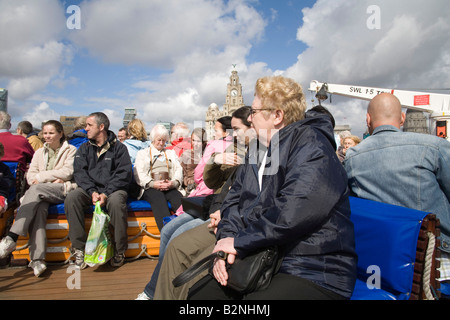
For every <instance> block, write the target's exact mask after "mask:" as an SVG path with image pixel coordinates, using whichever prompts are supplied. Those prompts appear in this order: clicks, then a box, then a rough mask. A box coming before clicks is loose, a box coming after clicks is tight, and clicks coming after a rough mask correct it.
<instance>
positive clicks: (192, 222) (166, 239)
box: [144, 213, 205, 299]
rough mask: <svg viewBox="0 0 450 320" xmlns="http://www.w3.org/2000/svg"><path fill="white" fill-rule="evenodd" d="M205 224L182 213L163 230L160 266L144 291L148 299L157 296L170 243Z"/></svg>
mask: <svg viewBox="0 0 450 320" xmlns="http://www.w3.org/2000/svg"><path fill="white" fill-rule="evenodd" d="M203 223H205V221H203V220H202V219H198V218H194V217H193V216H191V215H189V214H187V213H182V214H180V215H179V216H178V217H176V218H175V219H173V220H171V221H170V222H169V223H168V224H166V225H165V226H164V227H163V228H162V230H161V242H160V245H159V258H158V264H157V265H156V267H155V270H154V271H153V274H152V278H151V279H150V282H149V283H147V285H146V286H145V289H144V292H145V294H146V295H147V296H148V297H150V298H152V299H153V295H154V294H155V289H156V283H157V281H158V276H159V271H160V269H161V265H162V262H163V259H164V253H165V252H166V248H167V246H168V245H169V243H170V241H172V240H173V239H175V238H176V237H177V236H179V235H180V234H182V233H183V232H185V231H187V230H190V229H192V228H195V227H196V226H199V225H201V224H203Z"/></svg>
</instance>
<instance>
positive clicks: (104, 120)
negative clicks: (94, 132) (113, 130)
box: [88, 112, 110, 131]
mask: <svg viewBox="0 0 450 320" xmlns="http://www.w3.org/2000/svg"><path fill="white" fill-rule="evenodd" d="M90 117H94V118H95V122H96V123H97V126H100V125H102V124H103V125H104V126H105V131H108V130H109V125H110V124H109V119H108V116H107V115H106V114H104V113H103V112H93V113H91V114H90V115H89V116H88V118H90Z"/></svg>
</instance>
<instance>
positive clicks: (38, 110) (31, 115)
mask: <svg viewBox="0 0 450 320" xmlns="http://www.w3.org/2000/svg"><path fill="white" fill-rule="evenodd" d="M54 119H57V120H59V114H58V113H57V112H56V111H55V110H53V109H51V108H50V106H49V105H48V103H47V102H41V103H40V104H39V105H37V106H36V107H35V108H33V111H31V112H27V113H26V114H24V115H23V120H28V121H30V122H31V123H32V124H33V127H35V128H40V127H41V125H42V123H43V122H45V121H48V120H54Z"/></svg>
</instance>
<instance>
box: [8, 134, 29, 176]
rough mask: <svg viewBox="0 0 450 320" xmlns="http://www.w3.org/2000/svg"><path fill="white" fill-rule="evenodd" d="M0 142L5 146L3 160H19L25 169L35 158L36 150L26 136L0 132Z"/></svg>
mask: <svg viewBox="0 0 450 320" xmlns="http://www.w3.org/2000/svg"><path fill="white" fill-rule="evenodd" d="M0 142H1V143H2V144H3V147H4V148H5V155H4V156H3V158H2V161H3V162H19V163H20V166H21V168H22V169H23V170H26V169H27V164H28V163H30V162H31V159H32V158H33V154H34V150H33V148H32V147H31V145H30V143H29V142H28V140H27V139H26V138H25V137H22V136H19V135H13V134H11V132H0Z"/></svg>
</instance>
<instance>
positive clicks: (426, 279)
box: [423, 232, 436, 300]
mask: <svg viewBox="0 0 450 320" xmlns="http://www.w3.org/2000/svg"><path fill="white" fill-rule="evenodd" d="M427 235H428V247H427V249H426V250H427V251H426V256H425V270H424V273H423V291H424V293H425V298H426V300H434V296H433V294H432V292H431V284H430V278H431V265H432V262H433V261H432V260H433V253H434V247H435V244H436V237H435V235H434V234H433V233H432V232H428V233H427Z"/></svg>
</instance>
